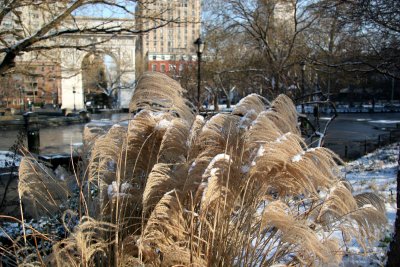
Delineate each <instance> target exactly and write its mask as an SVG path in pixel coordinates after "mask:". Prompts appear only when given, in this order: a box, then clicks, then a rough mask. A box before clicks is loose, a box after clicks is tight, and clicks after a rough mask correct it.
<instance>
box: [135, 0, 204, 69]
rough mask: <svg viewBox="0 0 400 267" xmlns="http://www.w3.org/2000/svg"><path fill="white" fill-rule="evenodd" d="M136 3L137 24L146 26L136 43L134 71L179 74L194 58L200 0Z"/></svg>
mask: <svg viewBox="0 0 400 267" xmlns="http://www.w3.org/2000/svg"><path fill="white" fill-rule="evenodd" d="M150 2H151V3H144V2H142V3H139V4H138V5H137V10H136V14H137V18H138V19H137V27H138V28H139V29H140V30H146V29H150V28H153V27H158V26H161V25H164V24H166V25H165V26H163V27H160V28H157V29H155V30H151V31H149V32H145V33H143V34H141V35H140V36H139V38H138V44H137V51H136V53H137V58H136V59H137V64H136V65H137V67H138V69H137V72H138V73H139V74H140V73H141V72H143V71H159V72H165V73H167V74H169V75H171V76H179V74H180V73H181V72H182V71H183V70H184V69H185V68H186V67H190V66H192V63H191V62H192V61H196V60H197V57H196V48H195V46H194V44H193V43H194V41H195V40H196V39H197V38H198V37H199V36H200V34H201V32H200V30H201V0H171V1H165V0H158V1H150Z"/></svg>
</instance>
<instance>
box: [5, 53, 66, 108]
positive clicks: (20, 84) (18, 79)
mask: <svg viewBox="0 0 400 267" xmlns="http://www.w3.org/2000/svg"><path fill="white" fill-rule="evenodd" d="M28 102H31V103H34V104H35V105H45V104H59V103H61V67H60V65H59V64H57V63H54V62H45V61H36V62H30V63H23V62H21V63H18V66H17V68H16V72H15V73H13V74H11V75H6V76H4V77H2V78H1V79H0V106H2V107H13V108H18V107H21V106H22V105H25V106H26V105H27V103H28Z"/></svg>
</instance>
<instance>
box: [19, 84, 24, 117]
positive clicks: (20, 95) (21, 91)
mask: <svg viewBox="0 0 400 267" xmlns="http://www.w3.org/2000/svg"><path fill="white" fill-rule="evenodd" d="M24 98H25V90H24V87H22V86H20V87H19V100H20V102H21V103H20V111H21V113H22V112H23V111H25V99H24Z"/></svg>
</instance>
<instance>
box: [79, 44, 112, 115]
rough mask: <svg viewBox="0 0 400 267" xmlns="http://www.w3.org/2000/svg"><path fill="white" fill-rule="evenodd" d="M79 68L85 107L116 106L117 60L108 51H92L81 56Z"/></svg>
mask: <svg viewBox="0 0 400 267" xmlns="http://www.w3.org/2000/svg"><path fill="white" fill-rule="evenodd" d="M81 70H82V90H83V97H84V103H85V106H86V108H87V109H94V108H104V107H106V108H115V107H117V106H118V88H119V87H120V77H119V76H120V75H119V67H118V63H117V60H116V59H115V58H114V57H113V56H112V55H110V54H108V53H105V52H101V51H94V52H91V53H88V54H87V55H86V56H85V57H84V58H83V60H82V64H81Z"/></svg>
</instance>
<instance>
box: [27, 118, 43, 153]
mask: <svg viewBox="0 0 400 267" xmlns="http://www.w3.org/2000/svg"><path fill="white" fill-rule="evenodd" d="M24 120H25V128H26V135H27V139H28V150H29V152H31V153H36V154H39V147H40V133H39V117H38V115H37V113H34V112H28V113H25V114H24Z"/></svg>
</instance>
